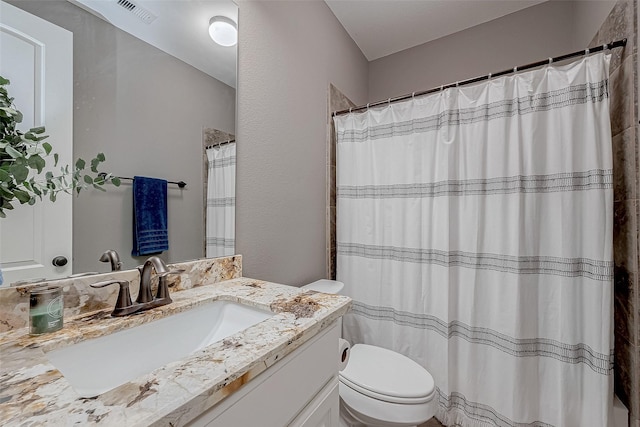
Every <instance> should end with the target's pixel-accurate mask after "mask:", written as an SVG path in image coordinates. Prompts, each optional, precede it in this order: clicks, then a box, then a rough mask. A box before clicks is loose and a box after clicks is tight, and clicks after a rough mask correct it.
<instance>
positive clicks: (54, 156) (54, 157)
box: [53, 153, 60, 167]
mask: <svg viewBox="0 0 640 427" xmlns="http://www.w3.org/2000/svg"><path fill="white" fill-rule="evenodd" d="M59 159H60V156H58V153H55V154H54V155H53V166H54V167H55V166H58V160H59Z"/></svg>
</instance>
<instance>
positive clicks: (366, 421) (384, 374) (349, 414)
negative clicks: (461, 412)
mask: <svg viewBox="0 0 640 427" xmlns="http://www.w3.org/2000/svg"><path fill="white" fill-rule="evenodd" d="M343 287H344V284H343V283H341V282H338V281H335V280H318V281H317V282H313V283H310V284H308V285H305V286H303V287H302V288H304V289H309V290H314V291H317V292H324V293H336V294H337V293H340V292H341V291H342V289H343ZM339 380H340V382H339V394H340V418H341V424H342V425H344V426H354V427H355V426H362V425H365V426H375V427H410V426H416V425H418V424H422V423H424V422H425V421H427V420H429V419H430V418H431V417H433V415H435V409H436V408H435V402H434V396H435V383H434V381H433V377H432V376H431V374H430V373H429V372H428V371H427V370H426V369H424V368H423V367H422V366H420V365H418V364H417V363H416V362H414V361H413V360H411V359H409V358H408V357H406V356H403V355H402V354H399V353H396V352H394V351H391V350H388V349H385V348H382V347H376V346H372V345H367V344H356V345H354V346H353V347H351V351H350V356H349V362H348V363H347V366H346V368H344V369H343V370H342V371H340V375H339Z"/></svg>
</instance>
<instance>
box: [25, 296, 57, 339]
mask: <svg viewBox="0 0 640 427" xmlns="http://www.w3.org/2000/svg"><path fill="white" fill-rule="evenodd" d="M63 312H64V304H63V299H62V288H61V287H59V286H48V287H44V288H35V289H33V290H32V291H31V297H30V304H29V334H30V335H42V334H46V333H48V332H54V331H58V330H60V329H62V323H63Z"/></svg>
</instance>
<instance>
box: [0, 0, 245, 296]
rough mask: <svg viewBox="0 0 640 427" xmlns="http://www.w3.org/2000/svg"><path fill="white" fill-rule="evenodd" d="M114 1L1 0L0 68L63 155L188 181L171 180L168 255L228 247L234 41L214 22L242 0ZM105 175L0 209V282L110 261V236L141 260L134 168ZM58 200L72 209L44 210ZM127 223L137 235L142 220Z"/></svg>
mask: <svg viewBox="0 0 640 427" xmlns="http://www.w3.org/2000/svg"><path fill="white" fill-rule="evenodd" d="M122 3H123V2H117V1H113V2H111V1H109V2H106V1H95V0H77V1H73V2H71V1H64V0H53V1H50V0H49V1H47V0H44V1H35V0H34V1H28V2H26V1H20V0H8V1H4V0H3V1H2V2H1V6H2V14H1V15H2V17H1V18H0V19H2V24H3V26H2V31H1V32H0V36H1V37H2V38H1V39H0V42H1V43H2V49H0V51H1V54H2V58H1V60H0V75H2V76H3V77H5V78H7V79H9V80H10V81H11V84H10V85H9V87H8V90H9V91H10V95H11V96H12V97H14V98H15V100H14V104H15V106H16V107H17V108H18V109H19V110H21V111H22V112H23V113H24V116H25V119H24V120H23V123H22V124H21V126H22V127H23V128H24V129H28V128H30V127H33V126H37V125H42V124H43V125H44V126H45V127H46V133H47V134H48V135H49V138H48V139H47V141H48V142H49V143H50V144H51V145H52V146H53V151H55V152H60V153H61V156H60V157H61V160H60V162H61V163H62V164H64V163H65V162H66V164H72V162H75V159H78V158H83V159H85V160H87V159H92V158H93V157H95V156H96V154H97V153H104V156H105V157H106V161H105V162H104V163H103V165H102V169H104V170H106V171H108V172H110V173H113V174H114V175H116V176H120V177H123V178H133V177H136V176H139V177H148V178H158V179H162V180H167V181H173V182H179V181H183V182H185V183H186V186H184V188H181V187H180V186H178V185H175V184H171V183H169V184H168V185H167V187H166V216H165V227H166V235H167V246H168V248H167V249H163V250H162V252H161V254H160V257H161V258H163V259H164V260H165V261H166V262H177V261H182V260H188V259H194V258H201V257H204V256H221V255H227V254H232V253H233V252H234V235H235V229H234V228H235V225H234V216H235V207H234V206H235V137H234V135H235V103H236V91H235V85H236V46H235V45H233V46H222V45H218V44H216V43H215V42H214V41H213V40H212V38H211V36H210V34H209V26H210V23H212V21H213V19H212V18H214V17H220V16H222V17H224V18H226V20H227V22H228V21H231V22H232V23H235V22H237V6H236V5H235V4H234V3H233V2H232V1H230V0H207V1H189V2H185V1H180V0H171V1H157V0H156V1H142V0H136V1H131V2H124V3H126V4H128V7H124V8H123V7H122ZM131 5H133V8H131ZM128 8H129V10H128ZM131 9H134V11H133V12H132V10H131ZM135 9H137V10H135ZM7 20H13V21H12V22H11V23H7V22H5V21H7ZM12 25H13V26H12ZM26 31H29V32H32V35H30V34H28V33H27V34H26V35H25V32H26ZM49 31H51V34H49ZM41 39H42V40H44V41H42V42H41ZM227 44H229V43H227ZM43 52H46V54H43ZM56 67H58V68H56ZM30 69H31V70H35V72H26V71H25V70H30ZM51 70H59V71H54V72H53V74H52V73H51ZM65 110H66V111H65ZM51 164H53V160H51ZM138 182H142V181H141V180H140V181H138ZM106 188H107V191H106V192H102V191H99V190H96V189H89V190H83V191H82V192H81V194H80V195H79V197H75V196H73V197H67V198H65V197H59V198H58V200H57V201H56V202H55V203H50V202H48V201H43V202H42V203H40V202H39V203H37V204H36V205H35V206H33V207H31V206H26V205H21V206H19V207H18V208H16V209H15V210H14V211H11V212H9V213H8V216H7V218H5V219H0V268H2V271H3V278H4V285H8V284H10V283H13V282H16V281H21V280H32V279H39V278H54V277H67V276H70V275H72V274H83V273H92V272H106V271H109V270H110V269H111V268H112V264H113V262H111V261H112V260H113V255H111V257H109V256H108V255H104V257H103V254H105V252H107V251H109V250H113V251H115V252H116V253H117V254H118V257H119V260H118V262H120V263H121V264H120V265H121V268H122V269H130V268H133V267H135V266H136V265H139V264H141V263H142V262H143V261H144V259H146V258H147V257H148V255H149V254H150V253H145V252H144V250H142V251H139V252H136V251H135V250H134V240H135V239H134V234H135V233H134V230H136V226H135V225H134V223H135V221H136V214H135V213H134V185H133V181H132V180H129V179H123V180H122V183H121V185H120V186H119V187H115V186H111V185H108V186H106ZM154 200H157V198H154ZM65 203H67V204H68V205H69V208H68V210H67V211H64V210H63V211H62V213H58V214H52V213H50V212H49V209H50V208H51V207H52V206H55V207H56V208H57V207H58V205H60V207H62V206H63V205H64V204H65ZM136 208H138V206H136ZM151 209H152V215H158V213H157V212H156V211H153V209H155V208H153V207H152V208H151ZM160 216H162V213H161V214H160ZM140 218H142V217H140V216H138V223H141V222H142V220H141V219H140ZM156 225H157V223H154V222H153V221H152V222H151V225H150V226H149V227H147V228H148V230H151V231H153V230H155V227H156ZM136 237H137V238H138V239H142V240H144V235H143V234H142V233H140V230H139V227H138V233H137V234H136ZM156 249H158V248H156ZM137 253H139V254H140V255H139V256H136V255H132V254H137ZM101 257H103V259H105V260H106V261H105V262H100V258H101ZM54 260H56V262H54ZM54 264H56V265H54Z"/></svg>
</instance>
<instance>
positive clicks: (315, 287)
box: [302, 279, 344, 294]
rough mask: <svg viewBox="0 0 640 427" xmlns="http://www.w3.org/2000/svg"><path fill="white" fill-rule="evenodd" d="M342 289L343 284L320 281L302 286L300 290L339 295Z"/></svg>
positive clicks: (335, 281)
mask: <svg viewBox="0 0 640 427" xmlns="http://www.w3.org/2000/svg"><path fill="white" fill-rule="evenodd" d="M342 288H344V283H342V282H339V281H337V280H327V279H320V280H316V281H315V282H313V283H309V284H308V285H304V286H303V287H302V289H307V290H311V291H316V292H323V293H325V294H339V293H340V292H341V291H342Z"/></svg>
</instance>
